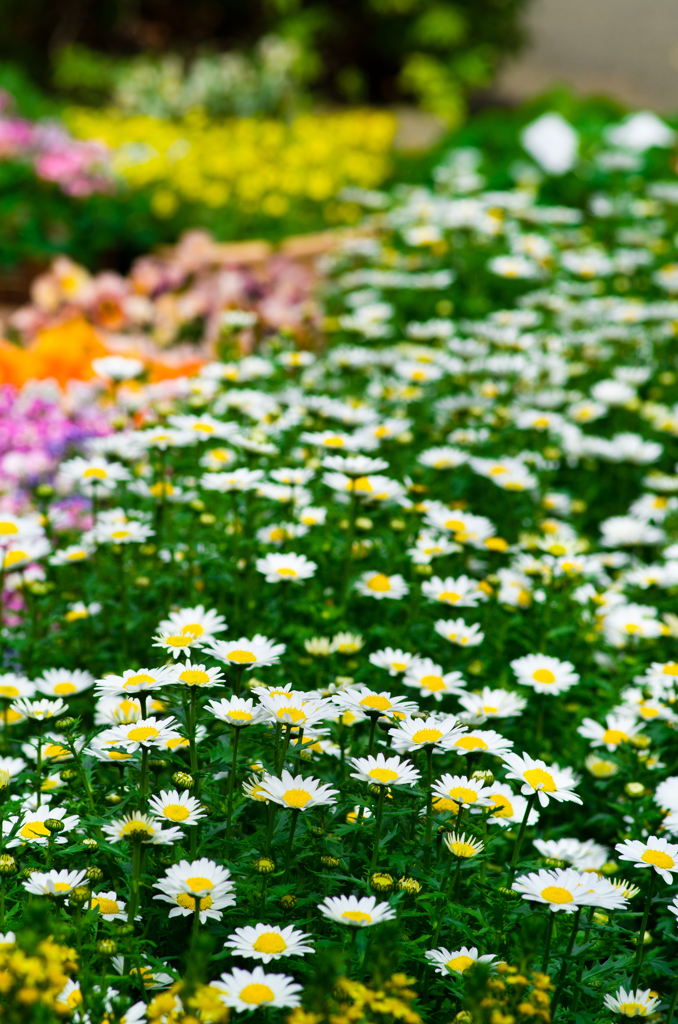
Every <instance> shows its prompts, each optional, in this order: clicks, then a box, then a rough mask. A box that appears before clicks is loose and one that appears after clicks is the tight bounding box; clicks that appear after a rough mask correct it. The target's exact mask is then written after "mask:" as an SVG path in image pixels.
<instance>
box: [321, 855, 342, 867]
mask: <svg viewBox="0 0 678 1024" xmlns="http://www.w3.org/2000/svg"><path fill="white" fill-rule="evenodd" d="M320 863H321V864H322V866H323V867H324V868H329V869H332V868H338V867H339V864H340V860H339V858H338V857H333V856H332V854H331V853H324V854H323V855H322V857H321V858H320Z"/></svg>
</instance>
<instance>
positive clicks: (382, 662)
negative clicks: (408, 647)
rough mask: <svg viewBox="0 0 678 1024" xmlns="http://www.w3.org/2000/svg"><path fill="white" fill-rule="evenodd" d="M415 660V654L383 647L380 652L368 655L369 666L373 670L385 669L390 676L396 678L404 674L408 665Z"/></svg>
mask: <svg viewBox="0 0 678 1024" xmlns="http://www.w3.org/2000/svg"><path fill="white" fill-rule="evenodd" d="M415 660H416V655H415V654H409V653H408V652H407V651H401V650H400V648H397V649H394V648H393V647H385V648H384V649H383V650H382V651H374V653H373V654H370V665H374V666H375V668H385V669H387V670H388V674H389V675H390V676H398V675H400V673H401V672H406V671H407V669H408V668H409V667H410V665H411V664H412V663H413V662H414V661H415Z"/></svg>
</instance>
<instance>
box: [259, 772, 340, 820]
mask: <svg viewBox="0 0 678 1024" xmlns="http://www.w3.org/2000/svg"><path fill="white" fill-rule="evenodd" d="M261 789H262V792H263V793H264V794H265V795H266V796H267V797H268V798H269V800H273V802H274V803H276V804H280V805H281V806H282V807H286V808H289V809H290V810H292V811H308V810H310V809H311V808H312V807H318V806H322V805H327V804H329V805H332V804H335V803H336V802H337V801H336V799H335V797H336V796H337V794H338V790H336V789H332V787H331V786H328V785H323V784H322V783H321V782H319V781H318V779H313V778H304V777H303V776H302V775H291V774H290V772H288V771H287V770H284V771H283V772H282V775H281V777H280V778H279V779H278V778H276V777H275V775H265V776H264V778H263V779H262V780H261Z"/></svg>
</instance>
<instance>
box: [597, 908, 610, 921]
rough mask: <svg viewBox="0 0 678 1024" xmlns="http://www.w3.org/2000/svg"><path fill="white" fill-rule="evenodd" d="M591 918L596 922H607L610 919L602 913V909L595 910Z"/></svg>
mask: <svg viewBox="0 0 678 1024" xmlns="http://www.w3.org/2000/svg"><path fill="white" fill-rule="evenodd" d="M593 920H594V921H595V923H596V924H607V922H608V921H609V920H610V918H609V917H608V915H607V914H603V913H602V911H600V910H596V911H595V913H594V915H593Z"/></svg>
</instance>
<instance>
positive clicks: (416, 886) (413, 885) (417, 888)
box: [396, 875, 421, 896]
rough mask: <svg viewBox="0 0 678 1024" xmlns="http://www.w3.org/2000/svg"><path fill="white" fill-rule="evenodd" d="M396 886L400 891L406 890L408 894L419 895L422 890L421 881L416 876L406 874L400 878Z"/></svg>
mask: <svg viewBox="0 0 678 1024" xmlns="http://www.w3.org/2000/svg"><path fill="white" fill-rule="evenodd" d="M396 888H397V889H398V892H405V893H407V895H408V896H418V895H419V893H420V892H421V883H420V882H418V881H417V880H416V878H410V877H409V876H407V875H406V876H403V877H402V878H401V879H399V881H398V884H397V886H396Z"/></svg>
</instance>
